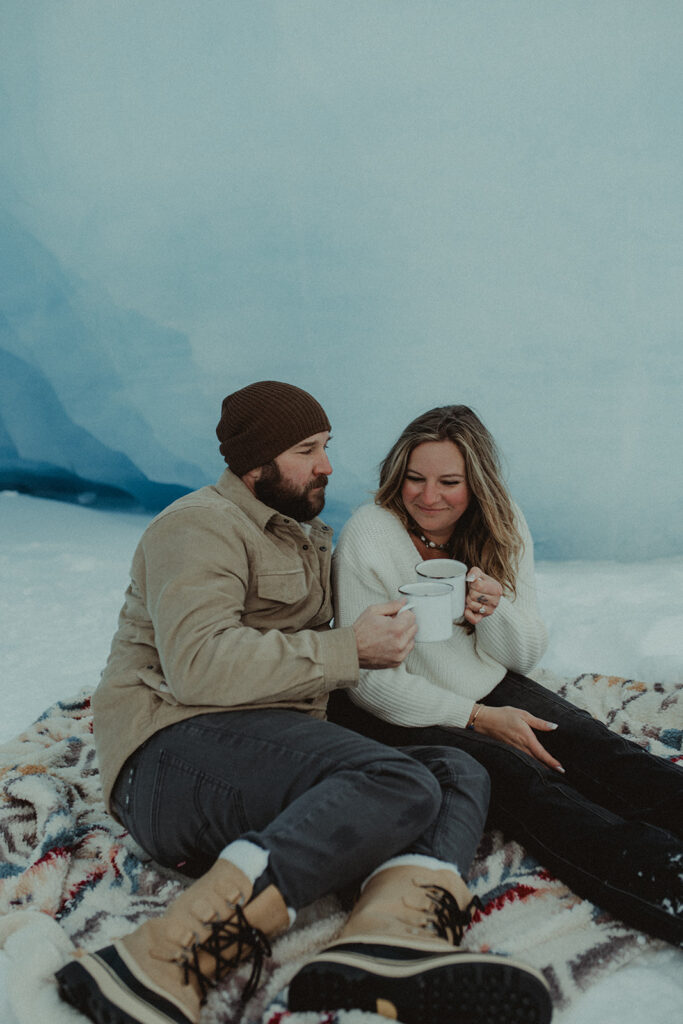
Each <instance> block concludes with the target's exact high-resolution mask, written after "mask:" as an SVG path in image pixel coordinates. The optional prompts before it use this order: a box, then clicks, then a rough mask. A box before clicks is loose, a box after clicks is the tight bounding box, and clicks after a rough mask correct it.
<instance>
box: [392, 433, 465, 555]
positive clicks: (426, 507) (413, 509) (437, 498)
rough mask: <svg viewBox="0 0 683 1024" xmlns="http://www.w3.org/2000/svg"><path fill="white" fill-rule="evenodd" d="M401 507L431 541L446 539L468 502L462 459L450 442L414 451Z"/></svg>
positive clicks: (424, 445) (411, 455)
mask: <svg viewBox="0 0 683 1024" xmlns="http://www.w3.org/2000/svg"><path fill="white" fill-rule="evenodd" d="M401 497H402V498H403V504H404V505H405V507H406V510H407V511H408V514H409V515H410V516H412V518H413V519H414V520H415V522H416V523H417V525H418V526H419V527H420V529H421V530H422V531H423V532H424V533H426V534H427V535H428V537H429V539H430V540H437V539H440V538H442V537H443V538H444V539H448V537H450V535H451V533H452V532H453V527H454V526H455V524H456V523H457V521H458V519H459V518H460V516H461V515H462V514H463V512H464V511H465V510H466V509H467V506H468V505H469V503H470V489H469V487H468V485H467V478H466V475H465V460H464V459H463V457H462V455H461V453H460V449H459V448H458V447H457V445H455V444H453V442H452V441H425V442H424V443H423V444H419V445H418V446H417V447H416V448H413V450H412V452H411V454H410V458H409V459H408V466H407V468H406V474H405V476H404V478H403V486H402V487H401Z"/></svg>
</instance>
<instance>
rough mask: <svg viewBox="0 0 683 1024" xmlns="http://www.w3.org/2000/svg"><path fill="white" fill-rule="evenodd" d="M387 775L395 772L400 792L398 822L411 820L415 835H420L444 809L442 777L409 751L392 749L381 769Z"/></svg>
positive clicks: (398, 823) (396, 783)
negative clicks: (406, 752)
mask: <svg viewBox="0 0 683 1024" xmlns="http://www.w3.org/2000/svg"><path fill="white" fill-rule="evenodd" d="M380 771H381V773H382V774H383V775H384V774H386V775H392V776H393V779H394V785H395V786H397V788H398V793H399V795H400V811H399V817H398V819H397V825H400V824H401V823H406V824H408V823H410V825H411V827H412V828H414V829H415V830H416V831H415V834H416V835H419V834H421V833H422V832H423V831H424V830H425V829H426V828H428V827H429V825H431V823H432V822H433V821H434V819H435V818H436V816H437V814H438V813H439V810H440V808H441V801H442V792H441V785H440V783H439V780H438V779H437V778H436V777H435V775H434V774H433V772H432V771H431V770H430V769H429V768H428V767H427V766H426V765H424V764H422V763H421V762H420V761H418V760H416V759H415V758H412V757H410V756H409V755H407V754H402V753H399V752H398V751H392V754H391V756H390V757H389V758H388V759H387V761H385V762H384V763H383V765H382V766H381V768H380Z"/></svg>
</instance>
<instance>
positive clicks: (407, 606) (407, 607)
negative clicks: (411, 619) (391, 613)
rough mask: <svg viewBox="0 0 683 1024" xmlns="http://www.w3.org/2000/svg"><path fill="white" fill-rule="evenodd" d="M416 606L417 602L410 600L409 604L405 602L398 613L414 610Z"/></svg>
mask: <svg viewBox="0 0 683 1024" xmlns="http://www.w3.org/2000/svg"><path fill="white" fill-rule="evenodd" d="M414 607H415V602H414V601H408V604H404V605H403V607H402V608H399V610H398V611H397V612H396V614H397V615H400V614H401V612H409V611H412V610H413V608H414Z"/></svg>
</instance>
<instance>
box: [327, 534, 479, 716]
mask: <svg viewBox="0 0 683 1024" xmlns="http://www.w3.org/2000/svg"><path fill="white" fill-rule="evenodd" d="M365 526H367V524H365ZM400 529H402V527H400ZM332 576H333V585H334V594H335V614H336V620H335V621H336V623H337V624H338V625H340V626H342V627H343V626H346V625H348V624H349V623H351V622H353V621H355V619H356V618H357V617H358V616H359V615H360V613H361V612H362V611H363V609H364V608H367V607H368V605H371V604H377V603H380V602H384V601H393V600H395V599H396V597H397V596H400V595H398V594H397V590H398V587H399V585H400V584H401V583H402V582H404V578H403V577H402V574H401V569H400V568H398V567H397V566H396V564H395V559H394V557H392V546H391V538H390V537H388V536H387V535H385V534H384V533H383V532H382V531H379V530H378V531H376V532H374V533H371V532H369V531H368V530H367V529H365V527H364V526H363V525H360V526H359V525H358V521H357V520H354V519H351V520H350V521H349V522H348V523H347V524H346V526H345V527H344V530H343V531H342V536H341V538H340V541H339V544H338V545H337V549H336V551H335V554H334V558H333V561H332ZM349 696H350V697H351V699H352V700H353V701H354V702H355V703H356V704H359V705H360V706H361V707H363V708H365V710H366V711H370V712H371V713H373V714H375V715H377V716H378V717H379V718H382V719H384V720H385V721H387V722H392V723H393V724H394V725H406V726H428V725H442V726H449V725H451V726H464V725H466V724H467V721H468V719H469V717H470V714H471V712H472V706H473V701H472V700H471V699H469V698H467V697H461V696H459V695H458V694H456V693H453V692H452V691H450V690H447V689H446V688H445V687H441V686H439V685H437V684H436V683H434V682H432V681H431V680H429V679H427V678H426V677H425V676H424V675H420V674H417V673H415V672H409V671H408V669H407V668H406V665H405V662H404V663H403V664H402V665H399V666H398V667H397V668H388V669H361V670H360V676H359V683H358V686H357V687H356V688H355V689H353V690H350V691H349Z"/></svg>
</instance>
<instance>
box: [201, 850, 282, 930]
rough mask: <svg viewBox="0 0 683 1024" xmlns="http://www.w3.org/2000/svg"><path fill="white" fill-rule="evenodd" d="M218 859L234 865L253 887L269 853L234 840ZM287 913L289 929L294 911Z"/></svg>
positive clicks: (263, 868)
mask: <svg viewBox="0 0 683 1024" xmlns="http://www.w3.org/2000/svg"><path fill="white" fill-rule="evenodd" d="M218 857H219V859H221V860H228V861H230V863H231V864H234V865H235V867H236V868H239V869H240V871H242V872H243V873H244V874H245V875H246V876H247V878H248V879H249V881H250V882H251V884H252V885H255V884H256V879H257V878H260V877H261V875H262V874H263V872H264V871H265V870H266V868H267V867H268V861H269V859H270V853H269V852H268V850H264V848H263V847H262V846H257V845H256V843H250V842H249V840H248V839H236V840H235V842H234V843H229V844H228V846H226V847H225V848H224V849H222V850H221V852H220V853H219V854H218ZM287 913H288V914H289V925H290V928H291V926H292V925H293V924H294V922H295V921H296V910H294V909H293V908H292V907H287Z"/></svg>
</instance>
